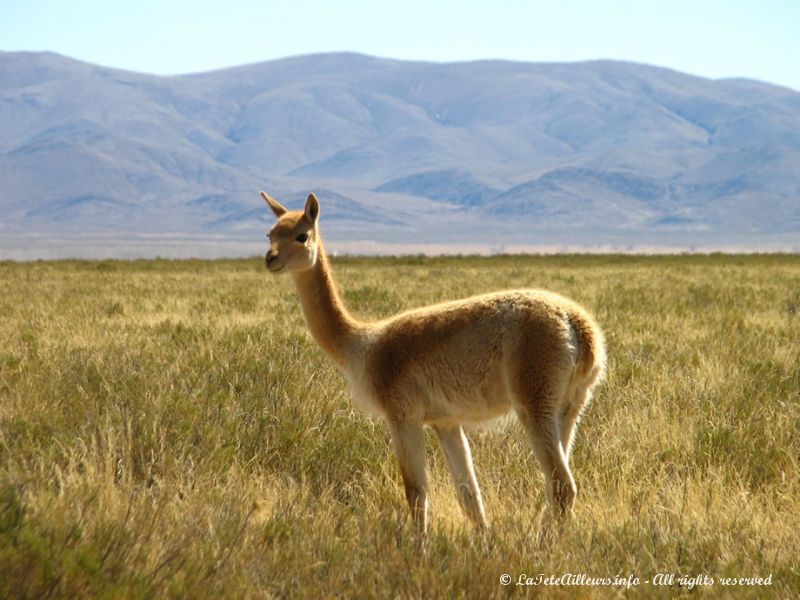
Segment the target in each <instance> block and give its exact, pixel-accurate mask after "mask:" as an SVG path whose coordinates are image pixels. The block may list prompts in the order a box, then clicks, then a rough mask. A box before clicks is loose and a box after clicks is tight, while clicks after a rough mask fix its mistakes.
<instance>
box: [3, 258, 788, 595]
mask: <svg viewBox="0 0 800 600" xmlns="http://www.w3.org/2000/svg"><path fill="white" fill-rule="evenodd" d="M335 268H336V271H337V276H338V280H339V283H340V285H341V287H342V288H343V290H344V294H345V298H346V300H347V302H348V303H349V304H350V306H351V308H352V310H353V311H354V312H355V313H356V314H358V315H360V316H363V317H380V316H384V315H388V314H390V313H393V312H395V311H398V310H400V309H403V308H408V307H413V306H417V305H422V304H426V303H430V302H434V301H439V300H444V299H450V298H456V297H460V296H466V295H470V294H475V293H479V292H484V291H489V290H493V289H501V288H510V287H544V288H549V289H553V290H555V291H558V292H561V293H563V294H565V295H568V296H571V297H573V298H574V299H576V300H578V301H579V302H581V303H583V304H584V305H585V306H587V307H588V308H589V309H590V310H591V311H592V312H593V313H594V314H595V315H596V316H597V318H598V321H599V322H600V324H601V325H602V327H603V328H604V330H605V332H606V336H607V340H608V354H609V379H608V381H607V382H606V383H605V384H604V385H603V386H602V387H601V388H600V389H599V392H598V394H597V395H596V397H595V401H594V403H593V405H592V406H591V407H590V409H589V411H588V413H587V415H586V418H585V419H584V422H583V426H582V427H581V429H580V431H579V434H578V440H577V446H576V449H575V454H574V457H573V471H574V473H575V477H576V480H577V483H578V488H579V492H578V501H577V505H576V509H575V513H574V516H573V518H572V520H571V521H570V522H569V523H567V524H566V525H564V526H563V527H561V528H553V527H549V526H548V522H549V513H548V512H547V511H545V510H544V502H545V499H544V491H543V481H542V476H541V474H540V471H539V469H538V466H537V465H536V464H535V461H534V459H533V457H532V453H531V451H530V449H529V446H528V445H527V442H526V441H525V438H524V435H523V433H522V431H521V429H520V427H519V426H518V425H517V424H516V423H515V422H512V423H510V424H508V425H507V426H505V427H502V428H499V429H493V430H490V431H486V432H475V433H472V434H470V437H471V440H472V442H473V454H474V457H475V462H476V467H477V472H478V478H479V481H480V482H481V486H482V489H483V492H484V498H485V500H486V504H487V514H488V516H489V518H490V520H491V522H492V525H493V533H492V535H491V536H490V537H482V536H480V535H478V534H477V533H475V532H474V531H473V530H472V529H471V527H470V526H469V524H468V523H467V522H466V519H465V518H464V517H463V516H462V515H461V513H460V509H459V508H458V505H457V502H456V499H455V494H454V492H453V490H452V487H451V485H450V482H449V479H448V476H447V474H446V471H445V469H444V466H443V461H442V458H441V455H440V452H439V449H438V448H437V447H436V445H435V440H434V439H433V438H432V437H429V439H428V442H429V453H428V454H429V463H430V469H431V488H432V492H431V493H432V498H431V502H432V506H431V511H432V513H431V517H432V531H431V533H430V535H429V537H428V539H427V540H426V541H424V542H422V541H421V540H420V539H419V538H418V536H417V535H416V534H415V532H414V529H413V527H412V526H411V523H410V522H409V521H408V519H407V518H406V512H407V511H406V507H405V502H404V500H403V493H402V486H401V483H400V478H399V474H398V469H397V467H396V463H395V459H394V457H393V454H392V451H391V448H390V441H389V438H388V434H387V430H386V428H385V426H384V425H383V424H382V423H381V422H379V421H373V420H370V419H369V418H367V417H365V416H362V415H360V414H359V413H357V412H355V411H354V410H353V408H352V406H351V402H350V400H349V395H348V391H347V389H346V385H345V382H344V380H343V379H342V378H341V377H340V376H339V374H338V373H337V372H336V371H335V370H334V369H333V368H332V366H331V365H330V364H329V363H328V361H327V360H326V359H325V357H324V356H323V354H322V353H321V351H320V350H319V349H318V348H317V347H316V345H315V344H314V342H313V341H312V340H311V339H310V337H309V336H308V334H307V333H306V329H305V326H304V323H303V320H302V316H301V313H300V310H299V307H298V305H297V301H296V298H295V294H294V289H293V286H292V284H291V280H290V278H289V277H280V278H275V277H271V276H269V275H268V274H267V273H266V272H265V271H264V269H263V265H262V262H261V260H260V259H252V260H223V261H176V262H171V261H133V262H113V261H112V262H78V261H63V262H42V263H28V264H15V263H0V284H1V285H2V290H3V291H2V295H0V340H2V344H0V597H4V598H5V597H12V598H17V597H19V598H22V597H29V598H39V597H45V596H56V597H142V598H146V597H192V598H212V597H213V598H219V597H222V598H240V597H284V596H303V597H326V596H332V595H337V596H345V595H354V596H359V597H385V596H394V597H398V596H399V597H419V598H428V597H461V596H463V597H470V598H474V597H493V596H506V595H509V594H512V595H519V594H522V593H544V594H545V595H546V596H554V597H575V596H577V597H586V598H591V597H597V598H603V597H608V596H610V595H619V594H621V593H622V592H621V590H620V589H619V588H608V587H588V586H585V587H563V586H562V587H559V586H547V587H538V588H536V589H533V588H525V587H523V586H516V585H514V584H513V583H512V585H509V586H502V585H500V583H499V577H500V575H501V574H504V573H507V574H510V575H511V576H512V578H513V582H516V581H517V579H518V577H519V576H520V575H521V574H527V575H530V576H534V577H535V576H537V575H538V574H540V573H541V574H546V575H551V576H558V575H561V574H564V573H574V574H582V573H585V574H586V575H588V576H592V577H612V576H614V575H620V576H623V577H625V576H628V575H630V574H632V575H634V576H636V577H639V578H640V579H641V584H640V585H639V586H638V587H636V589H635V590H633V591H638V592H639V594H640V595H642V596H646V597H665V598H666V597H675V596H677V595H683V594H687V595H688V594H693V593H696V592H697V591H698V590H697V589H696V588H695V589H694V590H692V591H691V592H690V591H689V590H688V588H687V586H684V587H680V586H678V585H675V586H673V587H656V586H654V585H652V584H646V583H645V581H646V580H649V579H652V578H653V576H654V575H656V574H658V573H668V574H669V573H672V574H675V576H676V583H677V578H679V577H681V576H691V577H695V576H697V575H708V576H709V577H713V578H714V579H715V584H714V585H713V586H711V587H706V588H703V589H705V591H707V592H709V593H710V594H711V595H715V596H716V595H729V596H736V597H740V596H743V597H753V598H761V597H781V598H789V597H797V595H798V594H800V567H798V560H799V557H800V536H798V534H797V524H798V523H800V477H799V476H800V469H799V466H800V415H799V412H800V411H799V410H798V407H799V406H800V257H798V256H721V255H720V256H715V255H712V256H675V257H623V256H555V257H491V258H470V257H463V258H402V259H399V258H398V259H394V258H383V259H377V258H375V259H367V258H344V259H338V260H336V261H335ZM770 574H771V575H772V585H771V586H768V587H746V586H736V587H729V586H723V585H721V584H720V583H719V578H720V577H766V576H768V575H770Z"/></svg>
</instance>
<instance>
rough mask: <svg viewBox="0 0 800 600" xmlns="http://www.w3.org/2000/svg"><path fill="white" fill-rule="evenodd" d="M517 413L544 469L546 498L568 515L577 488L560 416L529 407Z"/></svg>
mask: <svg viewBox="0 0 800 600" xmlns="http://www.w3.org/2000/svg"><path fill="white" fill-rule="evenodd" d="M517 414H518V415H519V418H520V420H521V421H522V424H523V425H524V426H525V430H526V432H527V433H528V437H529V439H530V441H531V445H532V446H533V453H534V455H535V456H536V460H538V461H539V465H540V466H541V467H542V471H543V472H544V478H545V486H546V488H545V489H546V491H547V499H548V501H549V502H550V504H551V506H553V508H554V510H555V511H556V512H557V513H558V514H561V515H565V514H567V513H568V512H569V511H570V509H572V505H573V504H574V503H575V496H576V495H577V488H576V487H575V480H574V479H573V478H572V473H571V472H570V470H569V466H568V465H567V459H566V456H565V455H564V450H563V449H562V448H561V440H560V439H559V428H558V423H557V419H556V418H555V417H554V416H553V415H550V414H541V413H535V412H532V411H530V410H519V411H518V412H517Z"/></svg>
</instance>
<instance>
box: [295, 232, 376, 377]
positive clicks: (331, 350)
mask: <svg viewBox="0 0 800 600" xmlns="http://www.w3.org/2000/svg"><path fill="white" fill-rule="evenodd" d="M317 252H318V254H317V261H316V264H315V265H314V267H313V268H311V269H309V270H308V271H295V272H294V273H293V274H294V282H295V285H296V286H297V293H298V295H299V296H300V304H301V305H302V307H303V315H304V316H305V319H306V323H307V324H308V328H309V330H310V331H311V335H312V336H313V337H314V339H315V340H316V342H317V343H318V344H319V345H320V347H321V348H322V350H323V351H324V352H325V354H327V355H328V356H329V357H330V358H331V360H333V362H335V363H336V364H337V366H339V367H340V368H342V369H347V367H348V356H349V355H350V352H349V350H350V349H351V348H352V347H353V344H354V343H355V342H356V338H357V336H358V334H359V332H360V331H362V330H363V329H364V326H363V324H362V323H360V322H359V321H357V320H356V319H354V318H353V317H352V316H351V315H350V313H349V312H348V311H347V307H345V305H344V303H343V302H342V299H341V297H340V296H339V292H338V291H337V290H336V284H335V283H334V281H333V272H332V270H331V264H330V261H329V260H328V256H327V254H326V253H325V249H324V248H323V247H322V241H321V240H320V241H319V247H318V249H317Z"/></svg>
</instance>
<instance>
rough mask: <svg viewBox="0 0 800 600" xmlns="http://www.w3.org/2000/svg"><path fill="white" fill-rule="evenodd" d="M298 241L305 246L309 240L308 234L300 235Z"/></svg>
mask: <svg viewBox="0 0 800 600" xmlns="http://www.w3.org/2000/svg"><path fill="white" fill-rule="evenodd" d="M296 239H297V241H298V242H300V243H301V244H305V243H306V241H307V240H308V234H307V233H301V234H300V235H298V236H297V238H296Z"/></svg>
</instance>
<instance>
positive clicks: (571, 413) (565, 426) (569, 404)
mask: <svg viewBox="0 0 800 600" xmlns="http://www.w3.org/2000/svg"><path fill="white" fill-rule="evenodd" d="M567 393H568V394H569V395H570V397H568V398H566V399H565V400H566V401H565V402H564V406H563V409H562V413H561V432H560V433H561V435H560V437H561V447H562V449H563V450H564V457H565V458H566V460H567V463H569V457H570V455H571V454H572V445H573V443H574V442H575V432H576V430H577V425H578V420H579V419H580V416H581V412H583V408H584V407H585V406H586V403H587V401H588V400H589V396H590V390H589V387H588V386H587V385H586V384H585V383H584V382H580V383H578V384H577V385H576V386H575V388H574V389H572V388H571V389H570V390H569V391H568V392H567Z"/></svg>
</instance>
